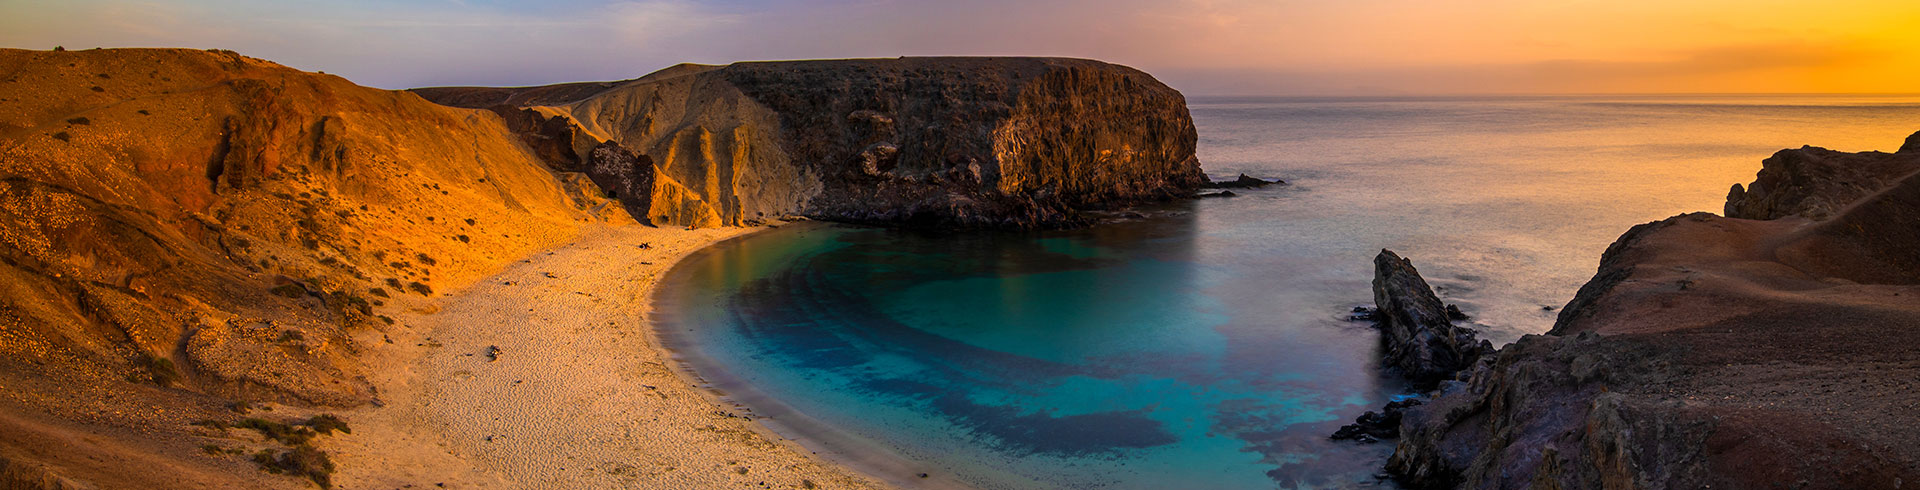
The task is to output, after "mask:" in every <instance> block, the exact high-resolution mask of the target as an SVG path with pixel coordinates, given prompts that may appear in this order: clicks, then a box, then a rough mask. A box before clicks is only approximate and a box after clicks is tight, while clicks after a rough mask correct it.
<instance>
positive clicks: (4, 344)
mask: <svg viewBox="0 0 1920 490" xmlns="http://www.w3.org/2000/svg"><path fill="white" fill-rule="evenodd" d="M0 74H4V75H3V76H4V79H0V244H4V245H0V385H4V386H6V392H7V394H8V396H7V397H5V400H0V425H4V427H5V428H6V430H4V431H0V458H18V459H12V461H11V462H9V463H7V467H8V468H27V467H35V468H38V467H40V466H34V465H36V464H38V463H34V461H37V460H39V459H40V457H41V456H47V457H64V458H66V461H64V462H62V463H60V464H59V465H50V466H47V467H48V468H53V467H55V466H57V467H58V468H59V471H61V472H65V473H64V475H65V476H68V477H83V478H84V479H86V480H91V481H96V482H112V484H107V483H101V485H103V486H106V487H113V488H161V487H175V486H184V485H186V483H185V482H183V481H182V480H178V478H188V476H183V475H199V476H206V475H220V474H225V473H224V472H219V471H213V472H206V471H196V470H193V469H191V468H192V467H193V466H194V465H195V464H204V463H205V462H198V463H196V462H193V461H187V462H179V461H172V462H165V461H161V460H167V461H171V460H168V459H167V458H168V457H171V456H177V455H180V454H196V453H193V452H191V451H193V449H192V448H193V446H184V447H185V449H184V450H181V451H178V452H174V453H164V452H159V451H147V450H144V449H129V450H125V451H121V452H118V453H112V454H109V453H106V452H99V453H95V452H88V451H92V450H93V449H92V448H97V447H106V446H111V445H114V444H122V443H124V444H133V445H135V446H139V445H141V444H149V443H150V442H151V441H155V440H162V439H164V438H163V437H161V436H160V435H163V434H174V435H179V434H180V433H182V432H185V431H189V430H194V429H192V428H190V427H189V426H188V425H187V423H188V422H190V421H193V420H196V419H201V418H205V419H215V418H221V419H224V418H230V417H232V413H231V412H230V411H229V410H228V409H227V405H228V404H229V403H232V402H236V401H238V402H256V403H257V402H266V401H271V402H280V403H285V404H289V405H295V406H304V407H344V406H354V405H358V404H363V403H367V402H369V401H372V400H375V399H376V397H377V394H376V393H374V392H372V391H371V387H370V386H369V384H368V383H367V382H366V381H365V379H364V378H363V375H365V374H366V373H365V372H364V371H363V368H362V367H361V366H360V364H359V362H358V360H357V358H356V355H357V354H358V353H360V352H362V351H363V349H368V348H371V347H372V346H369V345H365V344H360V343H356V342H355V341H354V340H353V339H354V338H356V336H359V335H362V334H367V333H371V336H372V338H373V339H376V340H377V339H379V338H381V335H380V332H381V331H382V330H383V329H386V328H390V327H389V325H388V324H389V323H390V322H391V320H390V319H389V318H386V315H385V314H384V313H385V312H386V311H388V309H390V308H393V307H394V306H395V304H396V303H400V302H404V301H406V300H405V299H403V298H404V297H407V296H413V297H419V296H421V295H431V294H433V292H434V291H437V290H446V289H451V288H457V287H460V286H462V285H464V284H466V283H468V282H471V281H473V280H476V279H478V278H479V277H482V276H484V275H485V274H489V273H491V272H493V271H495V270H497V268H498V267H500V266H501V265H503V264H504V263H506V262H508V261H511V260H515V259H518V258H520V257H523V256H525V255H527V254H529V253H531V252H533V251H534V250H537V249H540V248H544V247H547V246H551V245H553V244H556V243H559V242H562V241H564V240H566V239H568V238H569V237H571V236H572V234H573V233H574V230H575V229H576V227H577V226H578V225H579V223H581V222H583V221H587V220H592V219H596V218H594V217H592V216H591V215H590V213H589V211H591V210H593V209H594V208H602V207H604V204H605V203H607V202H610V201H609V200H607V199H605V198H604V197H601V196H600V194H601V193H600V191H598V190H594V191H592V192H591V195H575V196H569V195H568V189H569V187H568V186H566V185H563V184H564V180H565V179H564V178H561V177H564V175H563V176H559V177H557V176H556V175H555V173H554V172H552V171H550V170H549V169H547V168H545V167H544V166H543V163H542V160H541V158H538V157H536V156H535V154H534V153H532V152H530V151H529V150H528V148H527V147H526V146H525V145H522V144H521V143H520V142H518V141H517V138H516V136H515V134H514V133H513V132H511V131H509V130H508V128H507V127H506V126H505V125H503V124H502V122H501V119H500V118H497V117H495V116H494V115H493V114H490V113H487V112H485V111H474V110H464V109H456V108H451V107H447V106H443V105H438V104H433V103H430V102H427V101H426V100H423V99H421V98H419V97H417V96H415V95H413V94H410V93H406V92H392V91H385V90H377V89H371V88H366V87H360V86H357V85H354V84H352V83H350V82H348V81H346V80H343V79H341V78H338V77H333V76H327V75H322V74H313V73H306V72H301V71H298V70H293V69H290V68H286V67H283V66H279V65H276V64H273V63H270V62H266V61H261V60H257V59H252V58H247V57H243V56H240V55H238V54H235V53H233V52H230V51H197V50H180V49H112V50H87V51H64V52H47V51H23V50H10V49H9V50H0ZM574 187H575V188H577V186H574ZM613 209H614V210H615V211H617V210H618V207H617V206H614V207H613ZM612 218H617V219H624V220H627V221H628V222H631V219H630V218H625V217H624V215H618V216H612ZM223 414H224V415H223ZM16 417H19V418H20V420H39V422H31V423H29V422H22V421H20V420H16ZM42 418H46V419H47V420H53V421H85V422H86V424H78V425H72V426H68V425H58V427H56V426H55V425H50V424H52V422H46V421H45V420H42ZM16 422H17V423H16ZM43 422H44V423H43ZM87 424H91V425H87ZM56 425H57V424H56ZM102 427H108V428H111V430H112V431H117V432H111V434H117V435H97V434H96V433H94V432H88V431H95V430H109V429H102ZM133 433H138V434H142V435H143V437H141V438H138V439H132V441H133V442H127V441H128V440H127V439H122V438H121V436H122V435H124V434H133ZM33 434H39V435H33ZM89 434H94V435H89ZM49 441H54V442H52V444H56V445H58V444H81V443H80V442H75V441H87V442H86V443H85V444H84V445H76V446H73V447H74V449H73V450H72V451H68V452H66V453H54V454H52V455H51V456H48V453H46V452H45V451H38V450H37V449H39V448H41V447H44V446H45V445H47V444H49ZM103 451H104V450H103ZM126 454H149V455H152V454H163V455H168V456H166V457H161V456H155V457H151V458H148V459H151V460H153V461H147V460H135V459H128V457H127V456H125V455H126ZM23 455H25V456H23ZM117 464H126V465H136V464H140V465H148V466H147V468H148V469H150V471H136V472H132V473H130V472H129V471H128V469H127V468H125V467H115V466H114V465H117ZM7 471H8V472H11V473H9V474H10V475H16V476H9V478H14V479H16V480H17V479H18V477H17V474H23V473H20V471H25V470H20V471H15V470H12V469H8V470H7ZM48 471H54V470H48ZM108 477H112V478H113V479H108ZM53 479H55V478H54V477H47V478H46V480H47V481H53ZM242 480H243V481H241V482H234V481H224V482H215V483H209V484H207V485H208V486H218V487H235V488H245V487H257V486H258V484H257V482H247V481H245V480H246V479H245V478H242ZM200 483H206V482H200Z"/></svg>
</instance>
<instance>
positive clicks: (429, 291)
mask: <svg viewBox="0 0 1920 490" xmlns="http://www.w3.org/2000/svg"><path fill="white" fill-rule="evenodd" d="M407 289H411V290H413V292H416V293H420V295H421V296H433V288H430V287H427V285H425V284H421V283H420V282H419V281H415V282H410V283H407Z"/></svg>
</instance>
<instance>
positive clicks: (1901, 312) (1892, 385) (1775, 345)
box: [1388, 149, 1920, 489]
mask: <svg viewBox="0 0 1920 490" xmlns="http://www.w3.org/2000/svg"><path fill="white" fill-rule="evenodd" d="M1910 158H1912V155H1911V154H1910V153H1908V152H1902V153H1899V154H1887V153H1878V152H1868V153H1859V154H1844V153H1837V152H1829V151H1826V150H1818V149H1801V150H1788V151H1783V152H1781V153H1779V154H1776V155H1775V156H1774V157H1773V158H1771V159H1768V160H1767V162H1766V168H1765V169H1763V170H1762V171H1761V173H1760V176H1759V177H1758V178H1757V179H1756V182H1755V184H1754V185H1753V186H1751V187H1750V188H1751V189H1754V190H1752V191H1749V192H1748V193H1747V194H1746V195H1745V196H1744V197H1743V196H1741V195H1740V193H1735V194H1736V195H1735V196H1734V197H1733V198H1730V199H1729V202H1728V210H1729V213H1728V214H1730V215H1735V216H1736V218H1725V217H1720V216H1714V215H1712V214H1708V213H1694V214H1688V215H1682V216H1676V217H1673V218H1668V219H1666V220H1662V221H1658V222H1654V223H1648V224H1644V225H1640V226H1636V227H1634V228H1633V229H1632V230H1629V231H1628V232H1627V233H1626V234H1624V235H1622V236H1621V237H1620V239H1619V240H1618V241H1616V242H1614V244H1613V245H1612V246H1611V247H1609V248H1608V249H1607V251H1606V254H1605V255H1604V256H1603V257H1602V258H1601V261H1600V267H1599V271H1598V273H1596V274H1595V275H1594V277H1593V279H1592V280H1591V281H1589V282H1588V283H1587V284H1586V285H1585V286H1583V287H1582V288H1581V289H1580V292H1579V293H1578V294H1577V295H1575V297H1574V298H1573V300H1572V301H1571V302H1569V303H1568V304H1567V306H1566V308H1564V309H1563V310H1561V314H1560V316H1559V319H1558V321H1557V322H1556V324H1555V325H1554V328H1553V330H1552V331H1550V332H1549V333H1548V334H1547V335H1529V336H1526V337H1524V338H1522V339H1520V340H1519V341H1518V342H1515V343H1514V344H1511V345H1509V346H1507V347H1505V348H1502V349H1501V350H1500V351H1499V353H1498V354H1496V355H1494V356H1491V357H1490V358H1488V360H1485V361H1483V362H1481V363H1480V364H1478V365H1476V366H1475V367H1474V368H1473V369H1472V370H1470V371H1468V372H1467V373H1466V374H1463V375H1462V376H1461V379H1462V380H1460V381H1449V382H1445V383H1442V385H1441V388H1440V390H1439V391H1438V393H1437V394H1436V395H1435V397H1434V399H1433V400H1432V401H1431V402H1429V403H1427V404H1425V405H1423V406H1419V407H1415V408H1411V409H1408V410H1407V412H1406V413H1405V415H1404V417H1403V419H1402V425H1401V430H1400V432H1401V436H1402V437H1401V440H1400V441H1399V443H1398V445H1397V447H1396V448H1395V451H1394V454H1393V456H1392V458H1391V460H1390V461H1389V463H1388V470H1389V471H1390V472H1392V473H1394V474H1395V475H1396V476H1397V477H1398V478H1400V479H1401V480H1402V482H1403V483H1407V484H1409V485H1411V486H1416V487H1422V488H1454V487H1459V488H1533V487H1549V488H1764V487H1768V486H1774V485H1781V484H1785V485H1789V486H1794V487H1796V488H1832V489H1845V488H1901V487H1902V485H1909V484H1911V483H1903V482H1913V481H1920V480H1916V479H1917V478H1920V449H1916V448H1920V433H1916V432H1915V431H1914V430H1912V427H1914V424H1916V423H1920V419H1916V418H1915V415H1914V414H1915V413H1916V412H1915V411H1914V407H1916V406H1920V394H1916V393H1920V362H1916V361H1915V358H1914V355H1913V353H1914V350H1913V346H1914V345H1920V301H1916V299H1920V247H1916V246H1915V244H1920V226H1916V223H1920V173H1916V170H1915V169H1914V168H1913V167H1911V166H1910V164H1909V163H1902V161H1903V159H1910ZM1903 165H1905V166H1903ZM1739 217H1752V218H1766V219H1737V218H1739ZM1786 217H1793V218H1792V219H1774V218H1786ZM1782 482H1786V483H1782Z"/></svg>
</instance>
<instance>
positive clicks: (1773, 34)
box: [0, 0, 1920, 95]
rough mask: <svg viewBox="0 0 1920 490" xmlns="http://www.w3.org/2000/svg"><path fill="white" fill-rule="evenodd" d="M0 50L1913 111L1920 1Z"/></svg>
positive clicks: (823, 6)
mask: <svg viewBox="0 0 1920 490" xmlns="http://www.w3.org/2000/svg"><path fill="white" fill-rule="evenodd" d="M0 45H4V46H11V47H25V48H35V49H46V48H49V47H52V46H54V45H65V46H67V47H69V48H76V47H93V46H187V47H202V48H213V47H219V48H230V49H235V50H239V51H241V52H243V53H246V54H249V55H253V56H258V57H262V58H267V59H272V60H276V61H280V62H283V63H286V64H289V65H293V66H296V67H299V68H304V69H308V70H324V71H327V72H329V73H338V74H342V75H345V76H348V77H350V78H352V79H354V80H356V81H359V82H360V83H363V84H368V85H374V86H381V87H388V88H399V87H408V86H419V85H435V84H493V85H498V84H534V83H549V82H557V81H573V80H591V79H618V78H629V77H633V76H637V75H639V74H642V73H645V72H647V71H651V70H653V69H656V68H659V67H663V66H667V65H670V64H673V63H677V62H681V61H694V62H706V63H723V62H728V61H734V60H742V59H791V58H820V57H867V56H882V57H884V56H899V55H967V54H975V55H1051V56H1075V57H1086V58H1096V59H1102V60H1107V61H1113V62H1117V63H1123V64H1127V65H1132V66H1135V67H1139V68H1142V69H1145V70H1147V71H1149V72H1152V73H1154V74H1155V75H1156V76H1159V77H1160V78H1162V79H1164V80H1167V81H1168V82H1169V83H1171V84H1173V85H1174V86H1176V87H1178V88H1181V89H1182V90H1184V91H1187V92H1189V93H1198V94H1280V95H1284V94H1359V95H1363V94H1461V93H1646V92H1654V93H1702V92H1716V93H1719V92H1763V93H1768V92H1844V93H1913V92H1920V1H1894V0H1830V1H1804V0H1792V1H1789V0H1744V1H1735V0H1612V1H1598V0H1316V1H1303V0H1056V1H1036V0H975V1H969V2H959V1H932V0H710V1H692V0H638V1H615V0H553V1H547V2H510V1H505V0H390V1H378V0H335V1H328V2H291V1H281V2H276V1H259V0H251V1H248V0H174V1H167V0H149V1H108V0H64V1H60V2H29V1H20V0H5V1H0Z"/></svg>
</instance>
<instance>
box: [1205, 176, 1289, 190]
mask: <svg viewBox="0 0 1920 490" xmlns="http://www.w3.org/2000/svg"><path fill="white" fill-rule="evenodd" d="M1285 183H1287V182H1286V181H1283V180H1279V179H1275V180H1267V179H1262V178H1257V177H1249V176H1247V174H1240V177H1239V178H1235V179H1233V180H1227V181H1220V182H1214V181H1208V182H1207V187H1209V188H1214V189H1252V188H1259V187H1266V186H1269V185H1274V184H1285Z"/></svg>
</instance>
